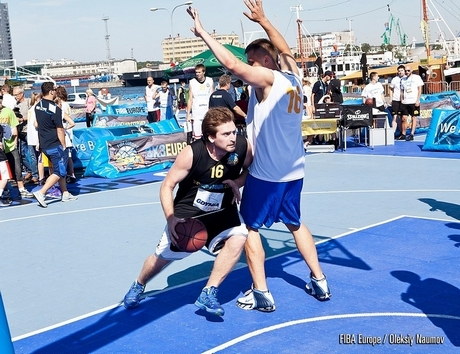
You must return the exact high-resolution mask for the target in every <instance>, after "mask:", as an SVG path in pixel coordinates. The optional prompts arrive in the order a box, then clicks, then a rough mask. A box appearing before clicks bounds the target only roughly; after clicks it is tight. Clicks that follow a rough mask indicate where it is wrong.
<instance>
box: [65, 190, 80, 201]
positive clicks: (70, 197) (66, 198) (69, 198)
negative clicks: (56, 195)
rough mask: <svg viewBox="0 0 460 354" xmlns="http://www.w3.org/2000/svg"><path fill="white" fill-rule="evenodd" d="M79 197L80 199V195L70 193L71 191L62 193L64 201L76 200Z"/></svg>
mask: <svg viewBox="0 0 460 354" xmlns="http://www.w3.org/2000/svg"><path fill="white" fill-rule="evenodd" d="M77 199H78V197H76V196H74V195H72V194H70V193H69V192H67V193H62V198H61V201H63V202H71V201H74V200H77Z"/></svg>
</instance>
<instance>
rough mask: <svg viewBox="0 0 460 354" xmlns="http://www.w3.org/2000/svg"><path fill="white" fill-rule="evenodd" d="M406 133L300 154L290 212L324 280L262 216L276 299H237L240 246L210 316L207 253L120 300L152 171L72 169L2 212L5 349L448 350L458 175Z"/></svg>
mask: <svg viewBox="0 0 460 354" xmlns="http://www.w3.org/2000/svg"><path fill="white" fill-rule="evenodd" d="M419 146H420V141H418V142H417V141H414V142H397V143H396V144H395V146H389V147H376V148H375V149H374V150H371V149H369V148H366V147H353V146H349V147H348V149H347V151H346V152H336V153H325V154H307V155H306V163H307V175H306V177H305V182H304V188H303V196H302V215H303V220H304V221H305V223H306V225H307V226H308V227H309V228H310V230H311V231H312V233H313V235H314V237H315V240H316V242H317V249H318V255H319V259H320V263H321V266H322V268H323V271H324V273H325V274H326V275H327V277H328V281H329V285H330V288H331V291H332V298H331V300H330V301H326V302H319V301H317V300H316V299H315V298H313V297H311V296H309V295H308V294H307V293H306V292H305V284H306V282H307V281H308V274H309V273H308V272H309V271H308V268H307V266H306V265H305V263H304V262H303V260H302V258H301V257H300V255H299V253H298V252H297V250H296V248H295V244H294V242H293V240H292V238H291V237H290V234H289V233H288V232H287V230H286V229H285V228H284V227H283V226H282V225H276V226H274V227H273V228H271V229H262V230H261V233H262V235H263V240H264V243H265V250H266V254H267V262H266V271H267V277H268V284H269V287H270V290H271V292H272V293H273V295H274V298H275V301H276V305H277V309H276V311H275V312H273V313H262V312H257V311H243V310H241V309H239V308H237V307H236V305H235V301H236V299H237V298H238V297H239V296H241V294H242V293H243V292H244V291H245V290H247V289H248V288H249V287H250V285H251V278H250V275H249V272H248V269H247V265H246V263H245V259H244V255H243V256H242V258H241V260H240V262H239V263H238V264H237V266H236V269H235V270H234V271H233V272H232V273H231V274H230V275H229V276H228V278H227V279H226V280H225V281H224V282H223V284H222V285H221V286H220V288H219V293H218V298H219V300H220V302H221V304H222V305H223V307H224V308H225V311H226V313H225V315H224V316H223V317H214V316H211V315H207V314H206V313H204V312H203V311H202V310H199V309H198V308H197V307H195V306H194V302H195V300H196V298H197V296H198V295H199V293H200V291H201V288H202V287H203V286H204V284H205V282H206V279H207V277H208V275H209V272H210V270H211V267H212V264H213V259H214V258H213V257H212V256H210V255H209V254H208V253H207V252H206V251H200V252H198V253H196V254H193V255H191V256H190V257H188V258H187V259H185V260H182V261H179V262H175V263H173V264H172V265H170V266H169V267H168V268H166V269H165V270H164V271H163V272H162V273H161V274H160V275H159V276H158V277H156V278H154V279H153V280H152V281H151V282H150V283H149V284H148V286H147V289H146V290H147V295H148V296H147V298H146V299H145V300H144V301H143V302H141V305H140V306H139V307H138V308H137V309H134V310H129V311H128V310H125V309H124V308H123V307H122V306H120V305H119V304H120V301H121V300H122V298H123V296H124V294H125V293H126V291H127V290H128V288H129V286H130V284H131V283H132V281H133V280H134V278H135V277H136V276H137V274H138V272H139V270H140V268H141V266H142V263H143V261H144V259H145V258H146V256H148V255H149V254H151V253H152V252H153V250H154V247H155V245H156V242H157V240H158V238H159V237H160V234H161V231H162V229H163V226H164V216H163V213H162V210H161V205H160V203H159V197H158V190H159V183H158V182H159V181H161V179H162V175H163V174H162V173H158V174H156V175H154V176H152V175H151V174H150V175H145V174H144V175H139V176H133V177H129V178H128V179H121V180H103V179H96V178H82V179H80V180H79V181H78V184H77V185H75V186H73V187H72V188H71V189H70V190H71V191H72V192H74V193H75V194H78V195H79V199H78V201H75V202H72V203H61V202H54V203H50V205H49V207H48V208H47V209H42V208H39V207H37V205H36V202H35V201H33V200H30V201H26V200H23V201H18V202H17V203H16V206H15V207H9V208H3V209H2V210H0V230H1V231H0V237H1V239H2V242H1V244H0V264H1V268H2V272H1V274H0V286H1V287H0V291H1V292H2V297H3V302H4V305H5V310H6V314H7V317H8V324H9V328H10V331H11V334H12V337H13V344H14V349H15V352H16V353H253V352H261V353H307V352H311V353H318V352H326V353H356V352H362V353H373V352H377V353H388V352H396V353H403V352H409V353H434V352H439V353H454V352H457V350H459V349H458V347H460V302H459V298H460V278H459V277H458V269H459V267H458V264H459V260H460V188H459V186H458V176H459V173H460V166H459V157H458V156H457V154H452V153H447V154H444V153H435V154H434V156H433V155H431V156H427V155H424V154H423V153H422V152H421V151H420V148H419Z"/></svg>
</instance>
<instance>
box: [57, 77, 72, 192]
mask: <svg viewBox="0 0 460 354" xmlns="http://www.w3.org/2000/svg"><path fill="white" fill-rule="evenodd" d="M56 103H57V104H58V106H59V107H60V108H61V110H62V122H63V127H64V132H65V146H66V150H67V155H68V160H67V176H66V183H75V182H76V181H77V179H76V177H75V171H74V168H73V160H72V152H73V150H74V147H73V128H74V127H75V122H74V121H73V119H72V118H71V117H70V114H71V111H70V105H69V104H68V103H67V90H66V89H65V87H64V86H58V88H57V89H56Z"/></svg>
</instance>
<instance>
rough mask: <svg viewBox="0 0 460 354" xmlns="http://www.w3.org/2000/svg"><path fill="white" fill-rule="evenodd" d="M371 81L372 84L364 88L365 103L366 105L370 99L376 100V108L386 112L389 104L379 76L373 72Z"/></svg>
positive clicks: (370, 75) (370, 76) (362, 94)
mask: <svg viewBox="0 0 460 354" xmlns="http://www.w3.org/2000/svg"><path fill="white" fill-rule="evenodd" d="M369 79H370V82H369V83H368V84H367V85H366V86H365V87H364V89H363V92H362V93H361V96H362V97H363V103H365V102H366V100H367V99H368V98H372V99H375V108H377V109H378V110H379V111H382V112H384V111H385V108H386V107H387V104H386V102H385V95H384V92H385V90H384V89H383V85H382V83H381V82H379V75H378V74H377V72H375V71H372V72H371V73H370V74H369Z"/></svg>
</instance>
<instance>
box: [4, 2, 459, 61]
mask: <svg viewBox="0 0 460 354" xmlns="http://www.w3.org/2000/svg"><path fill="white" fill-rule="evenodd" d="M0 2H3V3H5V2H6V3H8V9H9V18H10V28H11V34H12V44H13V56H14V59H16V63H17V65H25V63H26V62H27V61H31V60H33V59H38V60H46V59H53V60H60V59H64V58H65V59H68V60H76V61H79V62H90V61H102V60H106V58H107V45H106V40H105V36H106V28H105V24H106V23H107V28H108V34H109V36H110V37H109V48H110V56H111V57H112V58H114V59H117V60H118V59H127V58H134V59H136V60H137V61H153V60H160V61H161V60H162V52H161V41H162V40H163V39H165V38H167V37H169V35H170V34H171V15H170V14H171V11H172V10H173V8H174V7H175V6H176V5H180V4H182V3H184V2H186V1H185V0H184V1H181V0H177V1H175V0H162V1H159V0H131V1H122V0H7V1H5V0H0ZM421 3H422V1H421V0H385V1H383V0H369V1H363V0H323V1H315V2H312V1H305V0H304V1H300V2H299V0H265V1H263V6H264V10H265V14H266V16H267V18H268V19H269V20H270V21H271V22H272V23H273V24H274V25H275V27H277V28H278V30H279V31H280V33H281V34H283V35H284V36H285V38H286V40H287V42H288V44H289V45H290V46H292V47H293V46H295V42H296V37H297V24H296V19H297V14H296V11H295V10H294V8H295V7H296V6H298V5H299V4H300V5H301V6H302V8H303V11H300V12H299V18H300V19H301V20H302V24H303V27H304V28H305V29H306V30H307V31H308V32H309V33H311V34H313V33H318V32H326V31H342V30H348V29H350V28H351V29H352V30H353V31H354V32H355V38H356V44H362V43H369V44H371V45H380V44H382V38H381V36H382V34H383V33H384V31H385V27H384V24H385V22H388V20H389V18H390V15H392V16H393V17H394V18H395V20H397V19H399V22H400V24H401V27H402V31H403V32H404V33H405V34H406V35H407V36H408V42H412V39H413V38H415V39H416V41H417V42H418V43H419V42H422V41H423V40H422V35H421V30H420V21H421V19H422V17H423V16H422V10H421ZM427 4H428V7H429V8H430V9H431V12H432V13H433V15H431V14H429V18H430V19H432V18H440V16H439V15H438V12H439V13H440V15H441V16H442V17H443V18H444V20H445V21H446V22H447V24H448V25H449V26H450V30H451V31H452V32H453V33H454V34H455V35H457V34H458V33H459V32H460V5H458V1H457V0H427ZM191 6H192V7H195V8H197V9H198V11H199V14H200V18H201V21H202V23H203V26H204V28H205V29H206V30H207V31H208V32H212V31H213V30H215V31H216V33H218V34H231V33H235V34H238V35H239V36H240V42H241V43H243V42H244V37H243V33H247V34H246V37H247V38H250V34H249V33H251V32H253V33H254V36H259V35H258V33H257V31H260V30H261V28H260V26H259V25H257V24H255V23H253V22H251V21H250V20H248V19H247V18H246V17H245V16H244V15H243V12H244V11H246V10H247V8H246V6H245V5H244V2H243V0H194V1H193V4H192V5H191ZM151 7H156V8H161V7H164V8H166V9H167V10H168V11H166V10H161V11H155V12H152V11H150V8H151ZM436 9H437V10H438V11H436ZM185 10H186V6H179V7H177V8H176V9H175V11H174V12H173V16H172V27H173V31H174V33H175V34H177V33H179V34H180V36H181V37H182V38H192V37H193V33H192V32H191V31H190V27H192V25H193V21H192V20H191V18H190V17H189V16H188V14H187V13H186V11H185ZM389 10H390V11H389ZM103 17H108V18H109V20H108V21H107V22H105V21H103V20H102V19H103ZM436 23H438V24H440V26H441V28H440V29H438V28H437V27H436ZM436 23H435V22H433V23H432V24H430V31H431V39H432V40H433V38H434V39H435V38H437V37H438V36H439V33H441V32H444V33H445V36H446V37H447V38H452V35H451V34H450V31H449V30H448V28H446V27H445V26H443V25H441V24H442V22H440V21H437V22H436ZM253 39H254V37H253ZM391 43H392V44H399V39H398V37H397V35H396V30H395V29H394V30H393V35H392V39H391Z"/></svg>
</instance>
